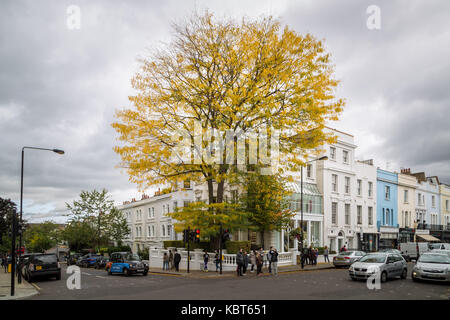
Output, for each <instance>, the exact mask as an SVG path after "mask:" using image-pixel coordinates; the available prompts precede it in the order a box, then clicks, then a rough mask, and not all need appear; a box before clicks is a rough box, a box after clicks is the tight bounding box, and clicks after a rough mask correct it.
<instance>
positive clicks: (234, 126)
mask: <svg viewBox="0 0 450 320" xmlns="http://www.w3.org/2000/svg"><path fill="white" fill-rule="evenodd" d="M173 31H174V34H173V39H172V41H171V42H170V43H168V44H166V45H164V46H163V47H161V48H159V49H156V50H155V51H154V52H153V53H152V54H151V55H150V56H148V57H147V58H144V59H142V60H141V61H140V62H141V68H140V70H139V71H138V72H137V74H136V75H135V76H134V78H133V79H132V85H133V88H134V89H135V90H136V95H134V96H131V97H130V101H131V102H132V104H133V107H132V108H129V109H123V110H120V111H117V113H116V117H117V122H115V123H113V124H112V126H113V127H114V128H115V130H116V131H117V132H118V134H119V140H120V141H121V143H120V145H118V146H116V147H115V151H116V152H117V153H118V154H120V156H121V159H122V163H121V165H122V166H123V167H124V168H126V170H127V172H128V174H129V177H130V181H132V182H135V183H137V184H138V185H139V186H140V188H141V189H145V188H147V187H149V186H153V185H158V184H166V183H172V182H175V181H181V180H186V179H190V180H193V181H197V182H201V183H207V186H208V197H209V203H210V204H214V205H215V206H213V208H214V209H213V210H210V211H212V213H213V214H217V210H220V208H219V207H218V204H221V203H223V201H224V186H225V183H227V182H229V181H231V180H233V179H234V177H235V175H236V174H237V170H235V168H236V166H235V165H234V164H236V163H238V162H239V161H238V160H236V156H235V155H236V154H237V152H235V153H234V159H233V160H232V161H231V162H230V161H229V159H227V151H230V149H233V150H237V149H238V146H237V143H236V144H233V145H227V146H226V147H223V148H216V149H214V150H213V151H212V152H211V153H210V154H208V151H211V149H210V148H213V147H214V143H217V141H220V140H221V139H223V140H225V138H226V137H225V134H226V132H227V131H228V132H232V133H233V132H234V133H236V135H237V131H239V132H241V133H243V135H245V134H246V133H248V132H250V131H253V132H257V133H259V134H261V133H262V130H263V128H265V127H270V128H272V131H270V130H269V131H268V132H269V133H268V135H269V136H273V133H274V132H275V130H277V131H278V132H279V140H278V141H279V156H280V158H281V159H282V161H280V165H279V166H278V167H277V168H276V171H274V173H276V174H282V173H283V172H286V171H296V170H298V169H299V168H300V166H301V165H302V164H303V159H304V157H305V155H306V154H307V153H308V152H309V151H311V149H314V148H317V147H318V146H320V145H321V144H324V143H329V142H330V141H331V139H332V137H330V136H328V135H326V134H325V133H324V131H323V129H324V126H325V123H326V121H327V120H337V117H338V115H339V113H340V112H341V111H342V107H343V105H344V101H343V100H342V99H337V98H335V93H334V92H335V88H336V86H337V84H338V81H336V80H335V79H334V78H333V67H332V65H331V63H330V55H329V54H328V53H326V52H325V50H324V45H323V43H322V41H318V40H317V39H315V38H314V37H313V36H312V35H310V34H306V35H301V34H298V33H297V32H295V31H294V30H292V29H290V28H288V27H284V28H282V27H281V24H280V22H279V21H277V20H275V19H273V18H271V17H264V18H260V19H257V20H249V19H242V20H241V21H236V20H233V19H226V18H224V19H217V18H216V17H214V16H213V15H212V14H210V13H208V12H207V13H205V14H204V15H200V16H199V15H194V16H192V17H191V18H190V19H187V20H186V22H184V23H181V24H175V25H174V26H173ZM195 123H197V125H198V126H201V129H200V136H202V135H203V140H202V141H201V146H202V148H203V149H204V150H203V151H202V150H200V151H199V150H197V149H194V147H192V146H194V145H195V142H198V141H199V140H198V138H199V133H198V132H199V131H198V130H197V131H195V130H194V128H195ZM197 128H198V127H197ZM208 130H213V131H212V132H213V134H212V135H211V134H208ZM177 132H178V133H179V132H183V134H181V135H180V134H178V135H177V134H175V135H174V133H177ZM262 134H263V133H262ZM183 135H184V137H183V138H184V139H185V140H184V142H186V139H187V140H188V142H189V141H190V142H192V144H191V145H192V146H191V147H189V146H188V149H190V151H192V153H191V154H190V155H188V156H187V157H184V158H182V157H175V158H174V156H173V155H174V154H178V153H177V152H178V151H179V150H180V149H179V147H180V141H181V139H182V137H181V136H183ZM174 137H175V138H174ZM233 141H234V140H233ZM245 144H246V145H247V146H248V145H250V144H251V143H250V142H249V141H248V137H247V140H246V142H245ZM260 148H261V143H259V144H257V145H256V149H260ZM205 150H206V151H207V152H206V153H205ZM271 150H272V147H270V146H269V147H268V154H270V155H271V156H272V157H274V156H276V154H275V153H274V152H273V153H272V151H271ZM188 151H189V150H188ZM196 152H197V153H196ZM208 156H210V158H209V159H208ZM211 156H213V157H214V159H215V160H216V161H215V162H214V161H213V162H211V161H210V160H211ZM249 158H250V157H249V156H248V152H246V155H245V159H246V161H248V160H249ZM174 159H176V160H175V161H174ZM260 164H261V163H259V165H260ZM219 220H220V219H213V221H214V223H216V224H217V222H221V221H219ZM217 230H218V229H217Z"/></svg>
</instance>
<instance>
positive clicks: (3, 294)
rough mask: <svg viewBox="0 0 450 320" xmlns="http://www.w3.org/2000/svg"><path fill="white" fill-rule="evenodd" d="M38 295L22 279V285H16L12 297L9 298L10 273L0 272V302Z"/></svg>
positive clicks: (30, 285)
mask: <svg viewBox="0 0 450 320" xmlns="http://www.w3.org/2000/svg"><path fill="white" fill-rule="evenodd" d="M36 294H39V291H38V290H37V289H36V288H35V287H34V286H33V285H32V284H30V283H29V282H27V281H26V280H25V279H23V278H22V283H21V284H18V283H17V277H16V284H15V290H14V296H13V297H11V273H5V272H4V271H3V269H1V270H0V300H11V299H23V298H28V297H31V296H34V295H36Z"/></svg>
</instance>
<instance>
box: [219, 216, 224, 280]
mask: <svg viewBox="0 0 450 320" xmlns="http://www.w3.org/2000/svg"><path fill="white" fill-rule="evenodd" d="M219 240H220V241H219V261H220V274H222V241H223V229H222V222H221V223H220V239H219Z"/></svg>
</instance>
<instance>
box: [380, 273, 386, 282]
mask: <svg viewBox="0 0 450 320" xmlns="http://www.w3.org/2000/svg"><path fill="white" fill-rule="evenodd" d="M386 281H387V273H386V271H383V272H382V273H381V282H383V283H384V282H386Z"/></svg>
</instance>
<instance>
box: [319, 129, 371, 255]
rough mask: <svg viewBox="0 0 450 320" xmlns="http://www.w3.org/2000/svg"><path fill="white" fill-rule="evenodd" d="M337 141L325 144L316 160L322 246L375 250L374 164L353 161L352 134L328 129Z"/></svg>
mask: <svg viewBox="0 0 450 320" xmlns="http://www.w3.org/2000/svg"><path fill="white" fill-rule="evenodd" d="M327 130H328V131H331V132H332V133H333V134H334V135H336V136H337V142H336V143H335V144H333V145H328V146H325V147H324V149H323V153H322V155H327V156H328V160H324V161H319V162H317V185H318V187H319V191H320V193H321V194H322V196H323V208H324V229H323V232H324V245H326V246H328V247H329V248H330V250H331V251H336V252H338V251H339V249H340V248H342V247H343V246H344V245H346V247H347V248H350V249H364V250H368V251H374V250H376V249H377V248H376V243H377V241H376V239H377V226H376V199H377V195H376V181H377V180H376V167H375V166H373V163H372V161H356V160H355V150H356V148H357V146H356V145H355V143H354V137H353V136H352V135H351V134H348V133H345V132H341V131H338V130H335V129H331V128H327Z"/></svg>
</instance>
